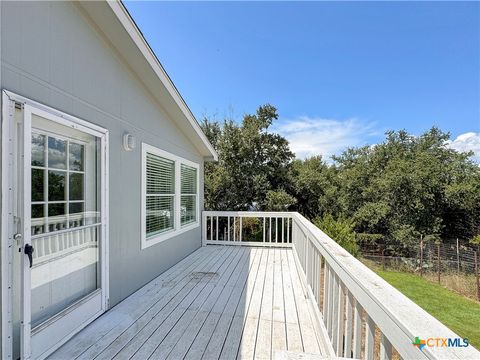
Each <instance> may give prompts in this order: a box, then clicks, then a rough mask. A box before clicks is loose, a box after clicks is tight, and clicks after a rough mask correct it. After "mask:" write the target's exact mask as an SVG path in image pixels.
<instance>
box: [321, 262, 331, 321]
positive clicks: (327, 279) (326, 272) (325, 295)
mask: <svg viewBox="0 0 480 360" xmlns="http://www.w3.org/2000/svg"><path fill="white" fill-rule="evenodd" d="M329 284H330V269H329V266H328V264H327V263H326V262H325V269H324V270H323V311H322V313H323V323H324V324H325V327H327V324H328V286H329Z"/></svg>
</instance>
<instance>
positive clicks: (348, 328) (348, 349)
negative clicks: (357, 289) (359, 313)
mask: <svg viewBox="0 0 480 360" xmlns="http://www.w3.org/2000/svg"><path fill="white" fill-rule="evenodd" d="M345 306H346V308H347V309H346V314H347V319H346V325H345V351H344V352H343V356H344V357H346V358H349V357H351V356H352V331H353V296H352V293H351V292H350V291H348V290H347V297H346V305H345Z"/></svg>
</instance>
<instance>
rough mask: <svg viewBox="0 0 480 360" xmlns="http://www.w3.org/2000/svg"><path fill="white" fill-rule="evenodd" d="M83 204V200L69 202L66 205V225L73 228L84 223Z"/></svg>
mask: <svg viewBox="0 0 480 360" xmlns="http://www.w3.org/2000/svg"><path fill="white" fill-rule="evenodd" d="M83 211H84V205H83V202H78V203H70V204H69V205H68V213H69V221H68V227H69V228H74V227H78V226H83V225H84V217H85V215H84V212H83Z"/></svg>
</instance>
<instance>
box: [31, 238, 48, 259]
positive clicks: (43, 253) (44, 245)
mask: <svg viewBox="0 0 480 360" xmlns="http://www.w3.org/2000/svg"><path fill="white" fill-rule="evenodd" d="M34 252H35V251H34ZM45 255H47V238H46V237H43V238H42V256H45Z"/></svg>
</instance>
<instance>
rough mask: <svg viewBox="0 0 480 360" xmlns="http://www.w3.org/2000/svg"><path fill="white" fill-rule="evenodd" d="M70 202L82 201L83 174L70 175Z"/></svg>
mask: <svg viewBox="0 0 480 360" xmlns="http://www.w3.org/2000/svg"><path fill="white" fill-rule="evenodd" d="M69 181H70V189H69V191H70V194H69V197H70V200H83V199H84V196H83V174H80V173H70V180H69Z"/></svg>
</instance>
